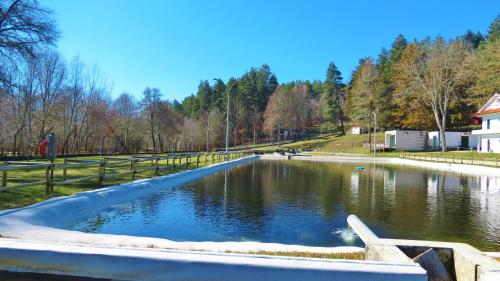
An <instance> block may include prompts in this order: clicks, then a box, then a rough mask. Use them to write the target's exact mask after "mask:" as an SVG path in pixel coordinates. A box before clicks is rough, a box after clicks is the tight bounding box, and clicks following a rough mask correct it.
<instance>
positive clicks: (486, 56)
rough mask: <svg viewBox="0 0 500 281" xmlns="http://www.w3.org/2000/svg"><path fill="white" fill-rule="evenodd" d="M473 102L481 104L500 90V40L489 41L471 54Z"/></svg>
mask: <svg viewBox="0 0 500 281" xmlns="http://www.w3.org/2000/svg"><path fill="white" fill-rule="evenodd" d="M469 74H470V75H471V76H472V77H473V80H474V85H473V86H472V89H471V90H472V93H473V97H474V99H473V101H472V102H473V104H475V105H476V106H478V107H479V106H481V105H482V104H484V103H485V102H486V101H487V100H488V99H489V98H490V97H491V95H492V94H494V93H497V92H500V79H499V77H500V40H496V41H489V42H487V43H486V44H481V46H480V47H479V48H478V49H477V50H476V52H475V53H474V54H473V55H472V56H471V60H470V72H469Z"/></svg>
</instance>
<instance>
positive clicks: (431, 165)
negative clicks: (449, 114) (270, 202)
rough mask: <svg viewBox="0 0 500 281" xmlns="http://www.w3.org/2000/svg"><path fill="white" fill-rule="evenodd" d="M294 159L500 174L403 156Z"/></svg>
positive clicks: (498, 170)
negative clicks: (404, 157) (403, 157)
mask: <svg viewBox="0 0 500 281" xmlns="http://www.w3.org/2000/svg"><path fill="white" fill-rule="evenodd" d="M260 159H266V160H285V159H287V157H286V156H281V155H262V156H261V157H260ZM292 160H305V161H318V162H350V163H377V164H394V165H404V166H413V167H419V168H424V169H433V170H439V171H444V172H449V173H454V174H462V175H470V176H493V177H495V176H496V177H498V176H499V175H500V168H494V167H485V166H477V165H468V164H458V163H457V164H452V163H441V162H430V161H420V160H411V159H402V158H390V157H369V156H336V155H335V156H334V155H328V156H319V155H308V154H304V155H294V156H292Z"/></svg>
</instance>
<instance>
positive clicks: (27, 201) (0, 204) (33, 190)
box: [0, 156, 218, 210]
mask: <svg viewBox="0 0 500 281" xmlns="http://www.w3.org/2000/svg"><path fill="white" fill-rule="evenodd" d="M123 157H124V156H123ZM72 159H80V160H84V159H85V160H100V159H102V157H100V156H93V157H79V158H72ZM166 161H167V160H161V161H159V164H160V166H161V165H165V164H166ZM192 161H196V158H193V159H192ZM56 163H59V164H62V163H63V159H56ZM109 163H112V161H110V162H109ZM171 163H172V159H170V160H169V164H171ZM176 163H177V165H178V167H177V168H176V172H178V171H181V170H185V169H186V167H185V163H186V158H182V162H181V164H180V165H179V160H176ZM213 163H214V162H212V159H211V157H209V158H208V163H207V165H211V164H213ZM215 163H218V162H217V160H215ZM183 164H184V165H183ZM150 166H151V162H150V161H146V162H139V163H137V169H141V168H146V167H150ZM199 166H200V167H202V166H205V157H204V156H201V157H200V165H199ZM194 168H196V164H194V165H190V166H189V167H188V169H194ZM98 170H99V165H98V164H92V165H89V166H85V167H74V168H68V170H67V177H66V178H67V179H68V180H70V179H74V178H81V177H86V176H92V175H97V174H98ZM129 170H130V164H129V163H123V164H119V165H116V166H110V167H107V168H106V174H107V175H110V174H114V173H120V172H126V171H129ZM172 172H174V171H173V169H172V168H169V169H168V170H162V171H160V173H159V175H166V174H170V173H172ZM155 176H156V174H155V171H146V172H141V173H137V174H136V179H144V178H152V177H155ZM44 179H45V168H41V169H36V170H15V171H13V170H9V171H8V181H7V186H9V185H14V184H19V183H27V182H36V181H42V180H44ZM62 179H63V169H62V168H56V169H55V170H54V181H61V180H62ZM132 180H133V179H132V175H131V174H130V173H129V174H124V175H120V176H116V177H113V178H109V179H105V180H104V182H103V184H102V185H98V184H97V179H89V180H84V181H81V182H75V183H71V184H62V185H55V186H54V192H53V193H51V194H50V195H47V194H45V185H35V186H27V187H17V188H12V189H9V190H4V191H0V210H4V209H11V208H18V207H22V206H27V205H31V204H33V203H36V202H40V201H44V200H47V199H49V198H52V197H59V196H66V195H71V194H75V193H78V192H82V191H89V190H94V189H97V188H101V187H105V186H111V185H116V184H121V183H126V182H131V181H132Z"/></svg>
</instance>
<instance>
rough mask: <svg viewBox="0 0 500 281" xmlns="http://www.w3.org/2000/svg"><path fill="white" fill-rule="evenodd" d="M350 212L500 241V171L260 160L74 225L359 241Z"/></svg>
mask: <svg viewBox="0 0 500 281" xmlns="http://www.w3.org/2000/svg"><path fill="white" fill-rule="evenodd" d="M358 166H363V167H364V169H362V170H361V169H357V168H358ZM349 214H356V215H357V216H358V217H359V218H360V219H361V220H363V221H364V222H365V223H366V224H367V225H368V226H369V227H370V228H371V229H372V230H373V231H374V232H375V233H376V234H377V235H379V236H380V237H386V238H406V239H424V240H440V241H455V242H466V243H469V244H471V245H473V246H476V247H478V248H479V249H481V250H489V251H500V178H495V177H493V178H492V177H485V176H475V177H474V176H460V175H455V174H449V173H443V172H437V171H431V170H425V169H418V168H414V167H407V166H394V165H382V164H374V163H372V164H369V163H363V164H361V163H334V162H313V161H295V160H294V161H277V160H256V161H252V162H248V163H245V164H242V165H239V166H236V167H233V168H229V169H226V170H225V171H222V172H218V173H216V174H213V175H210V176H206V177H204V178H201V179H199V180H196V181H193V182H191V183H189V184H185V185H182V186H178V187H175V188H170V189H166V190H164V191H162V192H158V193H154V194H152V195H146V196H144V197H140V198H137V199H135V200H133V201H130V202H126V203H122V204H118V205H113V206H110V207H109V208H108V209H105V210H103V211H101V212H98V213H97V214H95V215H94V216H92V217H90V218H88V219H86V220H84V221H79V222H76V223H75V225H73V226H72V227H71V229H72V230H79V231H84V232H91V233H107V234H126V235H134V236H147V237H157V238H166V239H170V240H176V241H259V242H272V243H282V244H296V245H307V246H341V245H362V243H361V241H359V239H356V238H355V236H354V235H353V234H352V232H351V231H349V230H348V229H347V223H346V218H347V216H348V215H349Z"/></svg>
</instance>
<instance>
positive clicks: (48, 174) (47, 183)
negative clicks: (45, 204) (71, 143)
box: [45, 164, 52, 195]
mask: <svg viewBox="0 0 500 281" xmlns="http://www.w3.org/2000/svg"><path fill="white" fill-rule="evenodd" d="M51 170H52V168H51V165H50V164H49V165H47V166H45V193H46V194H47V195H49V194H50V190H51V188H50V186H51V185H52V182H51V172H50V171H51Z"/></svg>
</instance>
